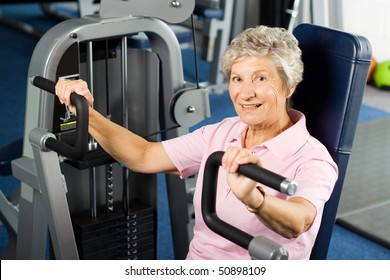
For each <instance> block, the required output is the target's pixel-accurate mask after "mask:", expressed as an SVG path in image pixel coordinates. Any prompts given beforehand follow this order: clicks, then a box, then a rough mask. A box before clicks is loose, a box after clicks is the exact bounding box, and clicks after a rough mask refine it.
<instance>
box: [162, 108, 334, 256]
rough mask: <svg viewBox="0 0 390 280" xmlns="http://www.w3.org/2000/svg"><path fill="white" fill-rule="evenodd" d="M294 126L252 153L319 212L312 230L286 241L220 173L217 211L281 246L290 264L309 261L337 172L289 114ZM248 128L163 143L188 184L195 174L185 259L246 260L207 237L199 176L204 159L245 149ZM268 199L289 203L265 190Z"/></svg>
mask: <svg viewBox="0 0 390 280" xmlns="http://www.w3.org/2000/svg"><path fill="white" fill-rule="evenodd" d="M289 116H290V118H291V120H292V121H293V123H294V125H293V126H292V127H290V128H289V129H287V130H285V131H284V132H283V133H281V134H279V135H278V136H276V137H275V138H273V139H271V140H268V141H266V142H264V143H263V144H260V145H257V146H255V147H253V148H252V149H251V150H252V152H254V153H256V154H257V155H259V156H260V158H261V162H262V164H263V167H264V168H267V169H269V170H272V171H273V172H276V173H278V174H280V175H282V176H285V177H287V178H290V179H293V180H295V181H296V182H297V183H298V189H297V192H296V193H295V195H294V196H299V197H304V198H305V199H307V200H309V201H310V202H311V203H313V205H315V207H316V208H317V216H316V219H315V220H314V223H313V224H312V226H311V227H310V229H309V230H308V231H307V232H305V233H303V234H301V235H300V236H299V237H298V238H294V239H286V238H284V237H282V236H280V235H278V234H277V233H275V232H273V231H272V230H270V229H268V228H267V227H265V226H264V225H263V224H262V223H261V222H260V221H259V220H258V218H257V217H256V215H255V214H252V213H250V212H249V211H248V210H247V209H246V207H245V205H244V204H243V203H242V202H241V201H239V200H238V199H237V198H236V197H235V195H234V194H233V193H232V192H231V190H230V188H229V186H228V184H227V182H226V174H225V172H224V171H223V169H222V168H220V170H219V173H220V175H219V177H218V186H217V202H216V211H217V214H218V216H219V218H220V219H222V220H224V221H226V222H228V223H230V224H232V225H233V226H235V227H237V228H239V229H241V230H243V231H245V232H247V233H249V234H251V235H253V236H266V237H268V238H270V239H272V240H274V241H275V242H277V243H279V244H281V245H283V246H284V247H285V248H286V249H287V250H288V252H289V258H290V259H309V257H310V252H311V249H312V247H313V245H314V241H315V238H316V235H317V232H318V229H319V226H320V222H321V221H320V219H321V216H322V212H323V207H324V204H325V202H326V201H327V200H328V199H329V197H330V195H331V192H332V190H333V186H334V184H335V182H336V180H337V175H338V169H337V166H336V164H335V163H334V161H333V160H332V158H331V156H330V155H329V153H328V151H327V149H326V148H325V146H323V145H322V144H321V143H320V142H319V141H318V140H316V139H315V138H313V137H312V136H310V135H309V132H308V131H307V129H306V119H305V116H304V115H303V114H302V113H300V112H298V111H295V110H290V111H289ZM246 130H247V125H246V124H244V123H243V122H242V121H241V120H240V119H239V117H232V118H226V119H224V120H223V121H221V122H219V123H216V124H212V125H207V126H204V127H202V128H200V129H198V130H196V131H194V132H192V133H189V134H187V135H183V136H181V137H178V138H175V139H170V140H167V141H163V146H164V148H165V150H166V152H167V153H168V155H169V157H170V158H171V160H172V161H173V163H174V164H175V166H176V167H177V169H178V170H179V171H180V174H181V177H182V178H186V177H188V176H191V175H195V174H196V173H198V177H197V183H196V190H195V194H194V209H195V226H194V238H193V240H192V241H191V243H190V246H189V252H188V255H187V259H217V260H218V259H219V260H224V259H237V260H238V259H250V256H249V254H248V251H247V250H245V249H243V248H242V247H240V246H238V245H236V244H234V243H232V242H231V241H229V240H227V239H225V238H223V237H221V236H220V235H218V234H216V233H214V232H213V231H211V230H210V229H209V228H208V227H207V225H206V224H205V223H204V221H203V218H202V213H201V193H202V181H203V173H204V172H203V170H204V165H205V162H206V160H207V158H208V156H209V155H210V154H211V153H213V152H215V151H225V150H226V149H227V147H229V146H237V147H242V146H243V140H244V136H245V131H246ZM264 189H265V191H266V192H267V194H268V195H272V196H277V197H279V198H281V199H288V197H287V195H285V194H282V193H279V192H277V191H275V190H273V189H271V188H268V187H264Z"/></svg>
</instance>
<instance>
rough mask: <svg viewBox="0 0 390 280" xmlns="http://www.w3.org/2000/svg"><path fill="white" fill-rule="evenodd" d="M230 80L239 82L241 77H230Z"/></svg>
mask: <svg viewBox="0 0 390 280" xmlns="http://www.w3.org/2000/svg"><path fill="white" fill-rule="evenodd" d="M232 81H233V82H235V83H239V82H241V81H242V80H241V78H240V77H232Z"/></svg>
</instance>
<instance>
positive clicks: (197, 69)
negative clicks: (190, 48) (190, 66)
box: [191, 14, 200, 89]
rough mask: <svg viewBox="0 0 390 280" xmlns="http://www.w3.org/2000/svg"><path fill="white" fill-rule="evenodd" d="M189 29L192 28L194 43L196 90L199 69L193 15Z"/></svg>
mask: <svg viewBox="0 0 390 280" xmlns="http://www.w3.org/2000/svg"><path fill="white" fill-rule="evenodd" d="M191 28H192V41H193V43H194V60H195V80H196V88H197V89H199V88H200V86H199V68H198V54H197V52H198V51H197V47H196V36H195V24H194V14H191Z"/></svg>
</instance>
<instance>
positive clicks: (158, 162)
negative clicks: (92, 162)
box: [56, 79, 178, 174]
mask: <svg viewBox="0 0 390 280" xmlns="http://www.w3.org/2000/svg"><path fill="white" fill-rule="evenodd" d="M73 92H75V93H77V94H80V95H82V96H84V97H85V98H86V99H87V101H88V104H89V105H91V104H92V103H93V96H92V94H91V92H90V91H89V89H88V85H87V83H86V82H84V81H82V80H64V79H60V80H59V81H58V82H57V84H56V95H57V96H58V98H59V99H60V102H61V103H63V104H66V105H68V106H69V107H70V109H71V111H72V112H73V113H75V110H74V108H73V106H72V105H71V104H70V95H71V94H72V93H73ZM89 133H90V134H91V135H92V137H94V139H96V141H97V142H98V143H99V145H100V146H101V147H102V148H103V149H104V150H105V151H106V152H107V153H109V154H110V155H111V156H112V157H113V158H114V159H115V160H117V161H119V162H120V163H122V164H124V165H125V166H126V167H127V168H129V169H130V170H132V171H135V172H141V173H157V172H166V173H171V174H178V170H177V169H176V167H175V165H174V164H173V162H172V161H171V159H170V158H169V157H168V155H167V153H166V152H165V150H164V148H163V145H162V144H161V143H159V142H149V141H147V140H145V139H144V138H142V137H140V136H138V135H136V134H135V133H132V132H131V131H129V130H127V129H125V128H123V127H122V126H120V125H118V124H115V123H114V122H111V121H110V120H108V119H107V118H105V117H104V116H103V115H101V114H100V113H99V112H97V111H96V110H94V109H93V108H91V107H90V108H89Z"/></svg>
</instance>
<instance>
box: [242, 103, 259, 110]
mask: <svg viewBox="0 0 390 280" xmlns="http://www.w3.org/2000/svg"><path fill="white" fill-rule="evenodd" d="M260 106H261V104H254V105H242V107H243V108H244V109H250V108H259V107H260Z"/></svg>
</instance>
